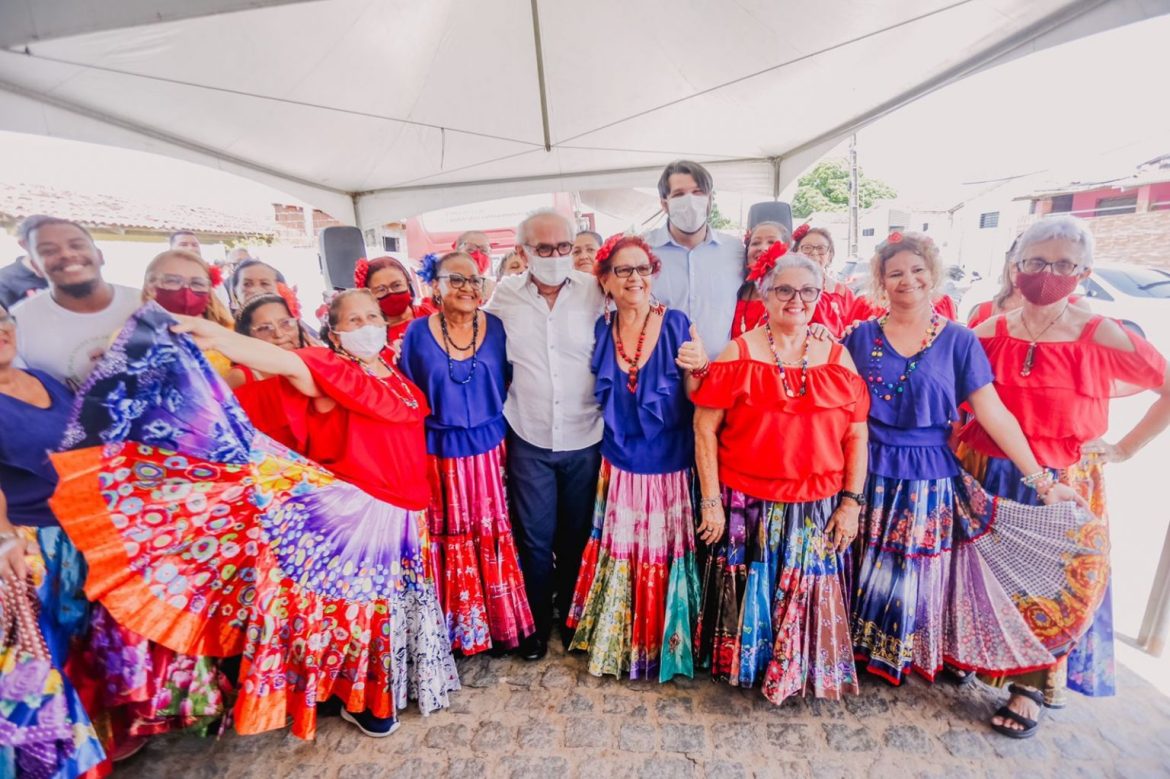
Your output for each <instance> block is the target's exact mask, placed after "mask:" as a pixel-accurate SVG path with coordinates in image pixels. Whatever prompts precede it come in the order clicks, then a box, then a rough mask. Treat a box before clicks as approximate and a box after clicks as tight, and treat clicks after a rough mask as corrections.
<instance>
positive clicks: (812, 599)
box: [696, 488, 858, 704]
mask: <svg viewBox="0 0 1170 779" xmlns="http://www.w3.org/2000/svg"><path fill="white" fill-rule="evenodd" d="M723 504H724V510H725V511H726V512H727V531H726V533H725V534H724V537H723V539H721V540H720V541H719V542H718V543H717V544H716V545H714V546H713V547H712V548H710V549H708V551H707V556H706V560H705V563H704V566H703V569H704V570H703V582H702V599H701V611H700V617H699V628H698V630H697V631H696V654H697V655H698V657H699V658H700V660H701V662H704V663H706V664H708V665H709V667H710V669H711V673H712V675H713V676H714V677H715V678H717V679H722V680H726V681H727V682H728V683H730V684H733V685H739V686H744V687H749V686H753V685H755V684H762V685H763V692H764V696H765V697H766V698H768V700H770V701H772V702H773V703H777V704H779V703H782V702H783V701H784V700H785V699H786V698H788V697H789V696H792V695H796V694H801V695H804V694H807V693H809V692H811V693H812V694H813V695H814V696H816V697H818V698H829V699H834V700H835V699H839V698H840V697H841V696H842V695H844V694H848V693H856V692H857V691H858V688H857V670H856V668H855V667H854V663H853V652H852V644H851V643H850V636H849V609H848V607H847V605H846V594H845V585H844V579H845V571H846V568H847V566H848V564H849V563H848V559H847V556H842V555H839V554H837V553H836V552H835V551H833V550H832V549H831V548H830V547H829V542H828V540H827V539H826V537H825V534H824V530H825V526H826V525H827V523H828V521H829V517H830V516H831V515H832V512H833V508H834V501H833V500H832V499H830V498H825V499H823V500H818V501H811V502H808V503H787V504H785V503H773V502H771V501H765V500H760V499H759V498H753V497H750V496H748V495H744V494H743V493H742V492H739V491H737V490H730V489H727V488H724V491H723Z"/></svg>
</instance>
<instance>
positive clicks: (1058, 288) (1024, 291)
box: [1016, 271, 1080, 306]
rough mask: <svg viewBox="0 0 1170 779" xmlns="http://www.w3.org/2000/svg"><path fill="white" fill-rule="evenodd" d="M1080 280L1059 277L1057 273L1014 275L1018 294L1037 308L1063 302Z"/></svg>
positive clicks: (1070, 277)
mask: <svg viewBox="0 0 1170 779" xmlns="http://www.w3.org/2000/svg"><path fill="white" fill-rule="evenodd" d="M1078 282H1080V279H1079V278H1078V277H1077V276H1076V274H1073V275H1072V276H1061V275H1060V274H1058V273H1048V272H1047V271H1042V272H1040V273H1024V272H1023V271H1020V272H1019V273H1017V274H1016V286H1017V287H1019V288H1020V294H1021V295H1023V296H1024V299H1025V300H1027V301H1028V302H1029V303H1032V304H1034V305H1037V306H1047V305H1050V304H1052V303H1055V302H1056V301H1058V300H1064V299H1065V298H1067V297H1068V296H1069V295H1071V294H1072V293H1073V290H1075V289H1076V288H1077V283H1078Z"/></svg>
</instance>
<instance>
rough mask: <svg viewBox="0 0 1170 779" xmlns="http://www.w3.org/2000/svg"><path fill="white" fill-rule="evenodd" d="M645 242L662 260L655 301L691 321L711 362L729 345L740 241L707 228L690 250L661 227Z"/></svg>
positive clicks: (740, 259) (740, 274)
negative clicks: (660, 302)
mask: <svg viewBox="0 0 1170 779" xmlns="http://www.w3.org/2000/svg"><path fill="white" fill-rule="evenodd" d="M646 243H648V244H650V247H651V248H652V249H654V253H655V254H657V255H658V259H660V260H662V272H661V273H659V274H658V278H656V279H655V280H654V296H655V297H656V298H658V299H659V300H660V301H662V302H663V303H665V304H666V305H667V306H670V307H671V308H674V309H678V310H679V311H681V312H683V313H684V314H686V315H687V316H688V317H690V319H691V321H692V322H694V323H695V327H696V328H698V330H699V337H700V338H702V339H703V346H704V347H706V349H707V354H708V355H710V357H711V359H715V358H716V357H718V356H719V353H720V352H722V351H723V348H724V347H725V346H727V342H728V341H730V340H731V320H732V317H734V316H735V298H736V294H737V293H738V292H739V288H740V286H741V285H742V284H743V277H744V249H743V241H741V240H738V239H737V238H735V237H734V236H731V235H727V234H725V233H719V232H716V231H715V230H712V229H708V230H707V237H706V239H704V240H703V242H702V243H700V244H699V245H698V246H696V247H695V248H693V249H687V248H685V247H683V246H680V245H679V244H678V242H677V241H675V240H674V238H673V237H672V236H671V234H670V228H669V227H668V226H667V225H663V226H662V227H659V228H658V229H656V230H651V231H650V232H648V233H646Z"/></svg>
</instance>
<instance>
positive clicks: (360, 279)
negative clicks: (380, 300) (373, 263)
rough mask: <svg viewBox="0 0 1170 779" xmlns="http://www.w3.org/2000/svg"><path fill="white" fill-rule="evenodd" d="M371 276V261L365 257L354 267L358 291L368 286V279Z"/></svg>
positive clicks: (354, 281) (354, 279)
mask: <svg viewBox="0 0 1170 779" xmlns="http://www.w3.org/2000/svg"><path fill="white" fill-rule="evenodd" d="M369 275H370V261H369V260H367V259H366V258H365V257H362V258H360V259H358V261H357V262H355V263H354V265H353V285H354V286H355V287H357V288H358V289H361V288H362V287H364V286H366V278H368V277H369Z"/></svg>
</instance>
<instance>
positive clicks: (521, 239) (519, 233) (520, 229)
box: [516, 208, 577, 246]
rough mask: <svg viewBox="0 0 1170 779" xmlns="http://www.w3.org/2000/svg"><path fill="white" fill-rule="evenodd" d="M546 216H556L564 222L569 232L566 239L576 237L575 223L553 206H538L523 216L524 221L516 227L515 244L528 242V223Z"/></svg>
mask: <svg viewBox="0 0 1170 779" xmlns="http://www.w3.org/2000/svg"><path fill="white" fill-rule="evenodd" d="M546 216H552V217H556V218H557V219H560V220H561V221H562V222H564V223H565V230H566V232H568V234H569V238H568V240H570V241H572V240H573V239H574V238H576V237H577V225H575V224H573V220H572V219H569V217H567V216H565V215H564V214H562V213H561V212H560V211H557V210H556V209H555V208H540V209H537V210H536V211H533V212H532V213H530V214H529V215H528V216H526V217H524V221H523V222H521V223H520V224H519V225H518V226H517V227H516V244H517V245H518V246H525V245H527V244H528V225H530V224H531V223H532V222H534V221H536V220H537V219H541V218H543V217H546Z"/></svg>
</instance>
